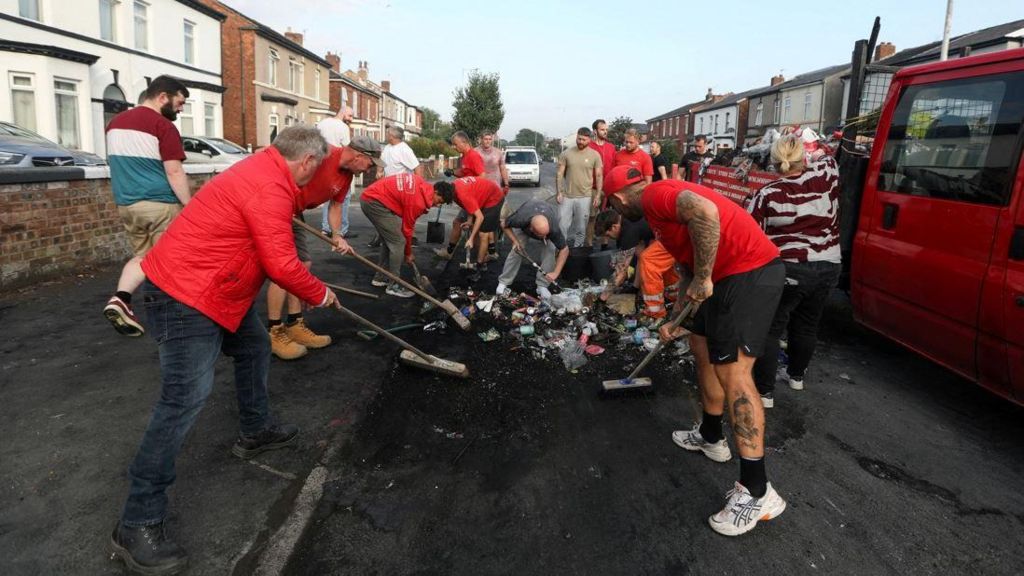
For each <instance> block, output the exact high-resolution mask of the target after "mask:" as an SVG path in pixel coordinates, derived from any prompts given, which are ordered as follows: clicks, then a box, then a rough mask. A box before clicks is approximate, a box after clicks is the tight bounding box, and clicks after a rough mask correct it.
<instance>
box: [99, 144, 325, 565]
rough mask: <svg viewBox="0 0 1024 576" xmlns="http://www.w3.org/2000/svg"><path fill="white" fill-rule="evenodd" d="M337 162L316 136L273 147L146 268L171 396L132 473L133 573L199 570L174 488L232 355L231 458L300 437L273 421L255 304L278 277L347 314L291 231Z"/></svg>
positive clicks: (189, 213) (168, 235)
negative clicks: (235, 427) (327, 163)
mask: <svg viewBox="0 0 1024 576" xmlns="http://www.w3.org/2000/svg"><path fill="white" fill-rule="evenodd" d="M326 154H327V143H326V142H325V141H324V139H323V137H322V136H320V133H319V132H317V130H316V129H315V128H307V127H302V126H295V127H291V128H287V129H285V130H283V131H282V132H281V133H280V134H279V135H278V137H277V139H275V140H274V144H273V145H272V146H270V147H269V148H267V149H265V150H263V151H262V152H259V153H258V154H254V155H252V156H251V157H249V158H246V159H245V160H243V161H241V162H239V163H237V164H235V165H234V166H232V167H231V168H230V169H228V170H227V171H225V172H223V173H221V174H219V175H217V176H216V177H215V178H213V179H212V180H210V182H209V183H207V184H206V185H205V186H203V188H202V190H200V192H199V193H198V194H196V195H195V196H194V197H193V198H192V201H191V202H189V203H188V205H187V206H185V208H184V210H182V212H181V215H180V216H179V217H178V218H175V220H174V221H173V222H172V223H171V225H170V226H169V227H168V229H167V232H165V233H164V235H163V236H162V237H161V239H160V241H159V242H158V243H157V244H156V246H154V247H153V249H152V250H150V251H149V252H148V253H147V254H146V257H145V259H144V260H143V261H142V269H143V271H144V272H145V273H146V277H147V280H146V282H145V283H144V284H143V287H142V295H143V308H144V309H145V311H146V315H147V327H148V328H149V329H148V330H147V332H149V333H150V334H152V335H153V337H154V339H155V340H156V341H157V345H158V348H159V351H160V384H161V390H160V399H159V400H158V401H157V403H156V406H155V407H154V409H153V414H152V417H151V419H150V421H149V425H148V426H147V428H146V432H145V434H144V435H143V437H142V443H141V444H140V446H139V450H138V452H137V453H136V455H135V459H134V460H133V462H132V464H131V466H130V467H129V469H128V476H129V478H130V479H131V488H130V490H129V493H128V499H127V501H126V503H125V506H124V511H123V512H122V515H121V519H120V521H119V522H118V524H117V526H116V527H115V528H114V532H113V534H112V535H111V544H112V546H113V549H114V553H115V554H116V555H118V556H120V557H121V558H122V559H123V560H124V561H125V563H126V564H127V565H128V566H129V568H131V569H132V570H133V571H139V572H145V573H147V574H170V573H175V572H177V571H180V570H181V569H182V568H184V567H185V566H186V565H187V563H188V556H187V555H186V554H185V552H184V550H182V549H181V547H179V546H178V545H177V544H175V543H174V542H173V541H172V540H171V539H170V538H168V536H167V535H166V533H165V532H164V520H165V518H166V514H167V489H168V488H169V487H170V486H171V484H173V483H174V477H175V470H174V462H175V459H176V458H177V455H178V452H179V450H180V449H181V445H182V443H183V442H184V441H185V438H186V437H187V436H188V433H189V430H190V429H191V428H192V425H193V424H194V423H195V420H196V418H197V417H198V416H199V411H200V410H201V409H202V407H203V404H204V403H205V401H206V398H207V396H208V395H209V394H210V390H211V388H212V387H213V376H214V374H213V370H214V364H215V363H216V362H217V358H218V357H219V356H220V354H221V353H222V352H223V353H224V354H226V355H228V356H230V357H231V358H232V359H233V360H234V366H235V386H236V387H237V389H238V415H239V428H240V430H239V436H238V440H237V441H236V442H235V445H234V447H232V449H231V452H232V453H233V454H235V455H236V456H238V457H240V458H251V457H253V456H255V455H257V454H259V453H261V452H264V451H266V450H272V449H275V448H280V447H282V446H286V445H288V444H290V443H291V442H292V441H294V440H295V437H296V435H297V434H298V428H296V427H295V426H293V425H290V424H278V423H274V422H273V421H271V419H270V411H269V408H268V399H267V370H268V368H269V366H270V340H269V338H268V336H267V331H266V330H265V329H264V328H263V323H262V322H261V321H260V319H259V317H258V316H257V314H256V311H255V309H254V308H253V301H254V300H255V298H256V295H257V294H258V293H259V290H260V287H261V286H262V285H263V282H264V280H265V279H266V277H267V276H269V277H270V278H271V279H273V280H274V281H275V282H277V283H278V284H280V285H281V286H282V287H283V288H284V289H285V290H287V291H289V292H291V293H292V294H295V295H297V296H298V297H300V298H302V299H303V300H304V301H306V302H307V303H309V304H311V305H314V306H332V305H334V306H337V305H338V299H337V296H335V294H334V292H333V291H331V290H329V289H328V288H327V287H326V286H324V284H323V282H321V281H320V280H317V279H316V278H315V277H314V276H313V275H311V274H310V273H309V271H308V270H306V268H305V267H304V266H303V265H302V263H301V262H299V259H298V257H297V256H296V253H295V241H294V238H293V236H292V227H291V218H292V216H293V215H294V214H297V213H299V212H300V211H301V210H303V209H305V208H312V207H314V206H316V205H318V204H321V203H322V202H323V198H307V197H306V195H305V194H304V193H303V191H302V190H300V188H299V186H302V185H304V184H306V183H307V182H308V181H309V180H310V178H312V176H313V174H314V172H316V169H317V167H318V166H319V165H320V162H321V160H322V159H323V157H324V156H325V155H326ZM337 249H338V250H341V249H342V247H341V246H340V245H339V246H338V248H337Z"/></svg>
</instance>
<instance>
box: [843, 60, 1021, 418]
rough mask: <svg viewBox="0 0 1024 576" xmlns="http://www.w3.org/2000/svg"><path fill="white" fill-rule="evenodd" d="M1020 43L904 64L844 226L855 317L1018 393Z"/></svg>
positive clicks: (1013, 395)
mask: <svg viewBox="0 0 1024 576" xmlns="http://www.w3.org/2000/svg"><path fill="white" fill-rule="evenodd" d="M1022 125H1024V49H1018V50H1007V51H1003V52H997V53H992V54H985V55H980V56H973V57H969V58H963V59H957V60H951V61H947V62H939V63H934V64H926V65H922V66H917V67H913V68H906V69H903V70H901V71H899V72H897V73H896V75H895V76H894V77H893V80H892V84H891V86H890V89H889V95H888V97H887V99H886V103H885V105H884V107H883V109H882V115H881V118H880V120H879V125H878V130H877V133H876V134H877V136H876V138H875V142H874V146H873V148H872V153H871V159H870V162H869V164H868V167H867V174H866V177H865V179H864V186H863V195H862V197H861V201H860V212H859V215H858V219H857V228H856V232H855V234H854V236H853V247H852V268H851V270H850V288H851V296H852V299H853V311H854V317H855V318H856V320H857V321H858V322H861V323H862V324H864V325H865V326H867V327H869V328H871V329H873V330H876V331H878V332H880V333H881V334H883V335H885V336H887V337H889V338H892V339H893V340H896V341H898V342H900V343H902V344H904V345H905V346H907V347H908V348H911V349H913V350H915V351H917V352H919V353H921V354H923V355H924V356H927V357H928V358H931V359H932V360H934V361H936V362H938V363H940V364H942V365H944V366H946V367H948V368H950V369H952V370H954V371H955V372H958V373H960V374H962V375H963V376H964V377H966V378H969V379H971V380H973V381H975V382H978V383H979V384H981V385H982V386H984V387H986V388H988V389H989V390H992V391H993V392H995V393H997V394H999V395H1001V396H1004V397H1006V398H1008V399H1011V400H1013V401H1015V402H1017V403H1024V168H1022V167H1021V164H1022V155H1021V148H1022V142H1024V131H1022Z"/></svg>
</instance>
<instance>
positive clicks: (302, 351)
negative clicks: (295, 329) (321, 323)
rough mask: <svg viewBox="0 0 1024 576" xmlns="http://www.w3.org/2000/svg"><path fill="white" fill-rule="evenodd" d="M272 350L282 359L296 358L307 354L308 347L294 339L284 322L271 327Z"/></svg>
mask: <svg viewBox="0 0 1024 576" xmlns="http://www.w3.org/2000/svg"><path fill="white" fill-rule="evenodd" d="M270 351H271V352H273V353H274V356H277V357H278V358H280V359H281V360H295V359H297V358H302V357H303V356H305V355H306V352H307V350H306V347H305V346H303V345H302V344H299V343H298V342H296V341H294V340H292V338H291V336H289V335H288V331H287V330H286V329H285V327H284V324H278V325H277V326H274V327H273V328H271V329H270Z"/></svg>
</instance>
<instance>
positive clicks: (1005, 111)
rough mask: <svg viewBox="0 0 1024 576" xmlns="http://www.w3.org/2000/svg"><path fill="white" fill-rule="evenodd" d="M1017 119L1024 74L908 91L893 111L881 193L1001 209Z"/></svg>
mask: <svg viewBox="0 0 1024 576" xmlns="http://www.w3.org/2000/svg"><path fill="white" fill-rule="evenodd" d="M1022 120H1024V73H1022V72H1014V73H1008V74H999V75H991V76H983V77H978V78H963V79H958V80H949V81H945V82H936V83H932V84H922V85H917V86H910V87H908V88H906V89H905V90H904V91H903V94H901V95H900V101H899V104H897V106H896V111H895V112H894V113H893V118H892V124H891V126H890V128H889V136H888V140H887V142H886V144H885V150H884V153H883V155H882V168H881V172H880V174H879V181H878V188H879V189H880V190H885V191H888V192H896V193H902V194H911V195H914V196H928V197H931V198H942V199H946V200H957V201H961V202H971V203H975V204H987V205H992V206H1005V205H1006V204H1007V203H1008V202H1009V198H1010V192H1011V184H1012V182H1013V175H1014V171H1015V169H1016V167H1017V164H1018V162H1019V160H1020V158H1019V156H1018V152H1017V141H1018V133H1019V132H1020V130H1021V121H1022Z"/></svg>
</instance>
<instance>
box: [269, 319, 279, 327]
mask: <svg viewBox="0 0 1024 576" xmlns="http://www.w3.org/2000/svg"><path fill="white" fill-rule="evenodd" d="M280 325H281V319H280V318H278V319H277V320H270V319H267V327H268V328H273V327H274V326H280Z"/></svg>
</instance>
